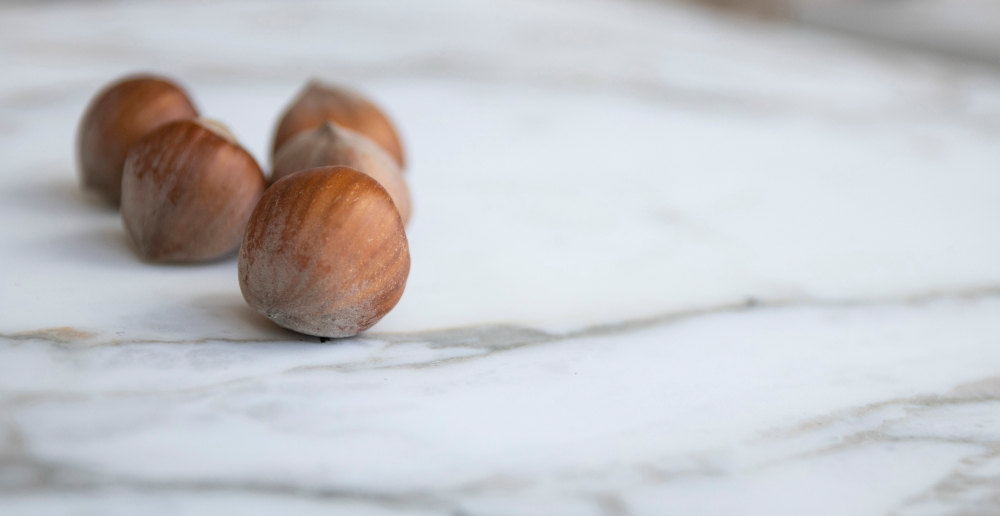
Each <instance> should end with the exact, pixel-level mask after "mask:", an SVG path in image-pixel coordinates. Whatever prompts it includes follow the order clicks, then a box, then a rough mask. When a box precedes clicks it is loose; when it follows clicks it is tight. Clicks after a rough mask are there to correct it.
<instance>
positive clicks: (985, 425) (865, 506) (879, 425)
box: [0, 0, 1000, 516]
mask: <svg viewBox="0 0 1000 516" xmlns="http://www.w3.org/2000/svg"><path fill="white" fill-rule="evenodd" d="M136 70H156V71H160V72H163V73H168V74H170V75H172V76H174V77H176V78H178V79H179V80H181V81H182V82H183V83H185V84H186V85H187V86H188V87H189V89H190V91H191V92H192V94H193V96H194V98H195V100H196V102H197V104H198V106H199V107H200V108H201V109H202V111H203V113H204V114H205V115H207V116H209V117H211V118H216V119H219V120H222V121H224V122H225V123H227V125H229V126H230V128H231V129H232V130H233V132H234V133H235V134H236V135H237V137H238V138H240V140H241V141H243V142H244V143H245V145H246V146H247V147H248V148H249V149H250V150H251V152H253V153H254V154H255V155H256V156H257V157H258V158H259V159H260V160H261V163H262V164H263V165H265V166H266V165H267V160H266V156H265V149H266V148H267V147H268V144H269V138H270V135H271V130H272V124H273V123H274V120H275V119H276V117H277V115H278V113H279V112H280V111H281V109H282V108H283V106H284V104H285V103H286V102H288V100H289V99H290V98H291V97H292V96H293V95H294V94H295V92H296V90H297V89H298V88H299V87H300V86H301V84H302V83H303V82H304V81H305V80H306V79H307V78H309V77H311V76H318V77H322V78H324V79H327V80H330V81H337V82H343V83H346V84H350V85H353V86H354V87H356V88H359V89H362V90H363V91H365V92H367V93H368V94H369V95H370V96H372V97H373V98H375V99H376V100H377V101H378V102H379V103H380V104H381V105H383V106H384V107H385V108H386V110H387V111H388V112H389V113H390V114H391V115H392V117H393V118H394V119H395V121H396V122H397V124H398V125H399V127H400V129H401V132H402V134H403V138H404V141H405V143H406V145H407V150H408V152H409V156H410V159H411V166H410V168H409V170H408V171H407V174H408V178H409V179H410V181H411V187H412V191H413V195H414V217H413V220H412V222H411V225H410V227H409V230H408V237H409V241H410V246H411V254H412V256H413V268H412V272H411V276H410V279H409V283H408V286H407V291H406V293H405V295H404V296H403V299H402V301H401V302H400V304H399V305H398V306H397V307H396V309H395V310H394V311H393V312H391V313H390V314H389V315H388V316H387V317H386V318H385V319H384V320H383V321H382V322H380V323H379V324H378V325H376V326H375V327H374V328H372V330H370V331H369V332H367V333H365V334H363V335H361V336H359V337H357V338H354V339H348V340H342V341H331V342H320V341H319V339H316V338H311V337H306V336H303V335H298V334H294V333H292V332H288V331H285V330H283V329H281V328H278V327H276V326H274V325H273V324H271V323H270V322H269V321H268V320H266V319H264V318H263V317H260V316H258V315H256V314H254V313H253V312H252V311H251V310H250V309H249V308H248V307H247V306H246V304H245V303H244V302H243V300H242V298H241V296H240V293H239V287H238V285H237V282H236V264H235V260H234V259H233V258H229V259H226V260H223V261H220V262H217V263H213V264H208V265H201V266H153V265H148V264H143V263H141V262H140V261H139V260H138V259H136V257H135V255H134V254H133V253H132V252H131V250H130V248H129V244H128V242H127V240H126V236H125V234H124V232H123V230H122V229H121V222H120V220H119V217H118V214H117V213H116V212H114V211H112V210H109V209H107V208H105V207H102V206H101V205H100V204H99V203H98V202H96V201H95V200H94V199H93V198H92V197H91V196H89V195H87V194H85V193H83V192H81V191H80V190H79V187H78V184H77V179H76V171H75V164H74V156H73V139H74V133H75V130H76V124H77V122H78V119H79V116H80V114H81V112H82V111H83V109H84V107H85V105H86V103H87V102H88V100H89V98H90V97H91V96H92V95H93V93H94V92H95V91H96V90H97V89H98V88H100V87H101V86H102V85H103V84H105V83H107V82H108V81H110V80H111V79H113V78H115V77H118V76H119V75H122V74H125V73H129V72H133V71H136ZM0 71H2V73H0V152H2V155H3V156H4V158H5V159H4V163H3V164H2V165H0V220H3V221H4V222H5V224H3V225H2V226H0V265H2V266H3V270H5V271H6V273H5V274H2V275H0V357H2V360H0V513H2V514H5V515H6V514H136V513H144V514H223V513H237V512H239V513H241V514H273V513H291V514H314V513H315V514H372V515H382V514H435V515H436V514H442V515H466V516H473V515H475V516H479V515H483V516H486V515H535V514H538V515H552V514H581V515H590V514H594V515H606V516H621V515H645V514H649V515H657V514H665V513H667V514H706V515H709V514H710V515H715V514H719V515H744V514H745V515H758V514H759V515H784V514H787V515H799V514H812V515H824V514H829V515H841V514H852V515H865V514H871V515H880V514H898V515H925V514H991V513H996V512H998V511H1000V430H998V429H1000V238H998V234H1000V231H998V229H1000V174H998V173H997V170H998V169H997V167H998V164H1000V72H997V71H996V70H993V69H990V68H977V67H973V66H971V65H967V64H965V65H962V64H955V63H950V62H947V61H943V60H940V58H935V57H932V56H923V55H920V54H916V53H908V52H904V51H902V50H898V49H889V48H883V47H880V46H876V45H875V44H873V43H868V42H863V41H856V40H852V39H848V38H845V37H841V36H837V35H833V34H829V33H823V32H818V31H816V30H815V29H809V28H801V27H799V28H796V27H792V26H783V25H767V24H762V23H759V22H753V21H747V20H739V19H735V18H727V17H724V16H720V15H718V14H716V13H712V12H707V11H700V10H698V9H696V8H694V7H691V6H687V5H675V4H670V3H662V2H644V1H626V0H619V1H610V0H601V1H597V0H588V1H583V2H569V1H556V0H546V1H543V2H538V1H533V2H529V1H510V0H505V1H502V2H498V1H494V2H486V1H478V2H457V1H456V2H448V1H443V0H441V1H435V2H422V3H420V4H419V5H417V3H409V2H372V1H364V2H362V1H357V2H340V3H335V4H328V3H323V2H294V3H288V2H284V3H278V2H228V3H215V4H211V5H206V4H203V3H198V2H182V3H177V2H173V3H169V4H166V3H162V4H161V3H113V2H112V3H84V4H61V3H60V4H40V5H33V4H7V5H3V6H0Z"/></svg>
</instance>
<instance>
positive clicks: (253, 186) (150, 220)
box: [122, 120, 267, 262]
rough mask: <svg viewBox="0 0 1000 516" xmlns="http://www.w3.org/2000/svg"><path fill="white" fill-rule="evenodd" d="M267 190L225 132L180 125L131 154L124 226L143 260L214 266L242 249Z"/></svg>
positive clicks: (197, 123)
mask: <svg viewBox="0 0 1000 516" xmlns="http://www.w3.org/2000/svg"><path fill="white" fill-rule="evenodd" d="M266 187H267V181H266V180H265V179H264V173H263V172H261V170H260V167H259V166H258V165H257V162H256V161H254V159H253V157H252V156H250V154H249V153H248V152H247V151H246V150H244V149H243V147H241V146H240V145H239V144H238V143H237V142H236V140H235V139H234V138H233V136H232V134H230V133H229V131H228V130H227V129H226V128H225V127H224V126H223V125H222V124H219V123H218V122H212V121H208V120H177V121H174V122H170V123H168V124H165V125H162V126H160V127H159V128H157V129H155V130H153V132H151V133H149V134H147V135H146V136H144V137H143V138H142V139H140V140H139V141H138V142H136V144H135V145H133V146H132V149H131V150H129V153H128V157H127V158H126V160H125V171H124V173H123V175H122V222H123V223H124V225H125V229H126V230H127V231H128V234H129V236H130V237H131V238H132V242H133V243H134V244H135V248H136V251H137V252H138V254H139V256H140V257H141V258H142V259H144V260H147V261H151V262H197V261H205V260H211V259H214V258H218V257H220V256H223V255H225V254H227V253H230V252H232V251H233V250H235V249H236V247H237V246H238V245H239V244H240V240H241V239H242V237H243V230H244V229H245V228H246V223H247V219H248V218H250V212H251V211H253V208H254V206H255V205H256V204H257V200H258V199H260V196H261V194H263V193H264V189H265V188H266Z"/></svg>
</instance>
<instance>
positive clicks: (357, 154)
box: [271, 122, 411, 225]
mask: <svg viewBox="0 0 1000 516" xmlns="http://www.w3.org/2000/svg"><path fill="white" fill-rule="evenodd" d="M328 165H342V166H345V167H350V168H353V169H354V170H357V171H359V172H364V173H365V174H368V175H369V176H371V177H372V178H373V179H375V180H376V181H378V182H379V184H380V185H382V187H383V188H385V190H386V191H387V192H389V197H392V201H393V202H394V203H395V204H396V209H398V210H399V216H400V217H401V218H402V219H403V225H406V223H407V222H409V220H410V210H411V201H410V189H409V188H407V186H406V180H405V179H404V178H403V173H402V171H400V170H399V166H398V165H396V162H395V161H394V160H393V159H392V157H391V156H389V154H388V153H386V152H385V151H384V150H382V147H379V146H378V145H376V144H375V142H373V141H371V140H370V139H368V138H367V137H365V136H363V135H361V134H360V133H356V132H354V131H352V130H350V129H345V128H343V127H339V126H337V125H335V124H333V123H332V122H325V123H323V125H321V126H319V127H317V128H315V129H312V130H310V131H305V132H302V133H299V134H297V135H295V136H294V137H292V138H291V139H290V140H288V141H287V142H285V144H284V145H282V146H281V149H279V150H278V154H277V155H276V156H275V157H274V170H272V171H271V182H272V183H274V182H275V181H277V180H279V179H281V178H283V177H285V176H287V175H290V174H292V173H295V172H298V171H300V170H306V169H310V168H316V167H324V166H328Z"/></svg>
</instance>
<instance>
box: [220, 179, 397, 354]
mask: <svg viewBox="0 0 1000 516" xmlns="http://www.w3.org/2000/svg"><path fill="white" fill-rule="evenodd" d="M409 273H410V251H409V246H408V244H407V241H406V232H405V231H404V229H403V221H402V220H401V219H400V218H399V212H398V211H397V210H396V207H395V206H394V205H393V202H392V199H391V198H390V197H389V194H388V193H387V192H386V191H385V189H384V188H382V186H381V185H379V184H378V181H375V180H374V179H372V178H371V177H369V176H368V175H366V174H362V173H361V172H358V171H356V170H353V169H350V168H347V167H321V168H314V169H310V170H304V171H301V172H296V173H294V174H292V175H290V176H287V177H285V178H284V179H281V180H279V181H278V182H276V183H274V185H272V186H271V187H270V188H268V189H267V191H266V192H264V196H263V197H261V199H260V202H259V203H258V204H257V207H256V208H255V209H254V211H253V215H251V216H250V222H249V224H247V231H246V234H245V235H244V237H243V245H242V246H241V247H240V257H239V276H240V290H241V291H242V292H243V298H244V299H246V301H247V303H248V304H249V305H250V307H251V308H253V309H254V310H256V311H258V312H260V313H262V314H264V315H266V316H267V317H269V318H270V319H271V320H273V321H274V322H276V323H278V324H279V325H281V326H284V327H285V328H289V329H292V330H295V331H298V332H301V333H307V334H309V335H318V336H322V337H349V336H351V335H356V334H358V333H360V332H362V331H364V330H366V329H368V328H370V327H371V326H372V325H374V324H375V323H376V322H378V321H379V319H381V318H382V317H383V316H385V314H386V313H388V312H389V310H392V308H393V307H394V306H396V303H397V302H398V301H399V298H400V297H401V296H402V295H403V289H404V288H405V287H406V278H407V276H408V275H409Z"/></svg>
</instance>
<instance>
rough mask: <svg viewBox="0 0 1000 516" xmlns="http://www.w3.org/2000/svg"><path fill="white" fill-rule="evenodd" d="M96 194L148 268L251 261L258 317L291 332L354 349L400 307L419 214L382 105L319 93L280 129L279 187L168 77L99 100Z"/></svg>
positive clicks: (330, 90)
mask: <svg viewBox="0 0 1000 516" xmlns="http://www.w3.org/2000/svg"><path fill="white" fill-rule="evenodd" d="M77 151H78V157H79V165H80V174H81V180H82V183H83V186H84V187H86V188H90V189H94V190H96V191H97V192H99V193H100V194H101V196H102V197H103V198H104V199H105V200H106V201H107V202H108V203H109V204H111V205H113V206H120V207H121V217H122V224H123V226H124V227H125V230H126V233H127V234H128V236H129V237H130V239H131V241H132V244H133V246H134V249H135V251H136V254H137V255H138V256H139V257H140V258H141V259H142V260H144V261H147V262H156V263H163V262H182V263H194V262H204V261H210V260H216V259H219V258H222V257H224V256H227V255H231V254H232V253H233V252H234V251H235V250H236V249H237V248H238V249H239V259H238V261H239V264H238V265H239V284H240V290H241V291H242V292H243V297H244V299H246V301H247V304H249V305H250V307H251V308H253V309H254V310H256V311H258V312H260V313H262V314H264V315H266V316H267V317H269V318H270V319H271V320H273V321H274V322H276V323H278V324H279V325H281V326H284V327H286V328H289V329H292V330H295V331H299V332H302V333H307V334H310V335H317V336H322V337H348V336H351V335H356V334H358V333H360V332H362V331H364V330H366V329H368V328H370V327H371V326H372V325H374V324H375V323H376V322H378V321H379V320H380V319H381V318H382V317H383V316H385V314H387V313H388V312H389V311H390V310H392V308H393V307H395V305H396V303H397V302H399V299H400V297H401V296H402V294H403V290H404V288H405V286H406V279H407V276H408V275H409V270H410V254H409V246H408V242H407V239H406V231H405V225H406V223H407V221H408V220H409V218H410V213H411V210H412V207H411V206H412V202H411V199H410V191H409V188H408V187H407V184H406V181H405V178H404V174H403V169H402V167H403V164H404V158H403V149H402V145H401V144H400V139H399V136H398V134H397V133H396V130H395V129H394V127H393V125H392V123H391V122H390V121H389V119H388V118H387V117H386V116H385V114H383V112H382V111H381V110H380V109H379V108H378V107H376V106H375V104H373V103H372V102H371V101H369V100H368V99H366V98H365V97H363V96H362V95H360V94H358V93H356V92H353V91H350V90H347V89H344V88H340V87H333V86H329V85H324V84H321V83H319V82H317V81H310V82H309V83H308V84H307V85H306V87H305V88H304V90H303V91H302V92H301V93H300V94H299V95H298V97H297V98H296V99H295V100H294V101H293V102H292V103H291V105H290V106H289V107H288V109H287V110H286V111H285V113H284V114H283V115H282V116H281V119H280V120H279V122H278V124H277V127H276V129H275V137H274V145H273V148H272V156H271V161H272V163H273V164H274V166H273V170H272V173H271V177H270V180H268V179H267V178H265V175H264V172H263V171H262V170H261V168H260V166H259V165H258V164H257V162H256V161H255V160H254V158H253V156H251V155H250V153H249V152H247V150H246V149H245V148H243V147H242V146H241V145H240V144H239V142H238V141H237V140H236V138H235V137H234V136H233V134H232V133H231V132H230V131H229V129H228V128H226V127H225V126H224V125H222V124H221V123H219V122H216V121H213V120H207V119H204V118H199V115H198V110H197V109H196V108H195V106H194V103H193V102H192V101H191V99H190V97H189V96H188V95H187V93H186V92H185V90H184V89H183V88H181V87H180V86H178V85H177V84H175V83H174V82H172V81H170V80H169V79H166V78H163V77H157V76H153V75H137V76H131V77H126V78H124V79H122V80H120V81H118V82H116V83H114V84H112V85H110V86H108V87H107V88H105V89H104V90H102V91H101V92H99V93H98V94H97V96H96V97H95V98H94V100H93V101H92V102H91V104H90V106H89V107H88V108H87V110H86V112H85V113H84V116H83V120H82V121H81V123H80V129H79V135H78V139H77Z"/></svg>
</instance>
